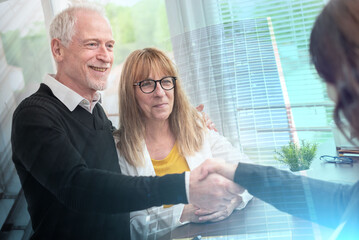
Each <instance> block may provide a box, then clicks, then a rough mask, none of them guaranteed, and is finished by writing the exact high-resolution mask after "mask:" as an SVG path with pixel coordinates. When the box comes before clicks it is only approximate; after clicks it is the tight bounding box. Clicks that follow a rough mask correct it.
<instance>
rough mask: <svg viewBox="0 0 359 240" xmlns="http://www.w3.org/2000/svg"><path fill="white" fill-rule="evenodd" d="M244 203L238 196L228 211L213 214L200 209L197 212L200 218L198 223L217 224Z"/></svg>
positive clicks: (228, 207) (232, 201)
mask: <svg viewBox="0 0 359 240" xmlns="http://www.w3.org/2000/svg"><path fill="white" fill-rule="evenodd" d="M241 203H242V197H241V196H240V195H238V196H236V197H235V198H233V199H232V200H231V203H230V204H229V205H228V206H227V209H225V210H222V211H216V212H211V211H208V210H203V209H198V210H196V211H195V215H196V216H197V217H198V222H207V221H209V222H217V221H221V220H223V219H226V218H227V217H229V216H230V215H231V214H232V212H233V210H234V209H235V208H237V207H238V206H239V205H240V204H241Z"/></svg>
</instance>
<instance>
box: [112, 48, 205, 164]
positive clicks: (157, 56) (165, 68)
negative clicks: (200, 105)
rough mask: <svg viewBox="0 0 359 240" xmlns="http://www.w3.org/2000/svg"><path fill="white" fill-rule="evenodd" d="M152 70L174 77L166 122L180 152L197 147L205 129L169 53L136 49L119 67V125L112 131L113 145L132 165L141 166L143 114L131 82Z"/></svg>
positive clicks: (153, 49)
mask: <svg viewBox="0 0 359 240" xmlns="http://www.w3.org/2000/svg"><path fill="white" fill-rule="evenodd" d="M153 71H155V72H160V73H163V74H165V75H167V76H175V77H177V81H176V87H175V88H174V105H173V110H172V113H171V114H170V116H169V122H170V128H171V130H172V132H173V134H174V136H175V137H176V141H177V144H178V147H179V151H180V154H182V155H183V156H190V155H193V154H194V153H195V152H196V151H199V150H200V148H201V147H202V144H203V138H204V131H205V130H206V128H205V127H204V121H203V119H202V117H201V116H200V114H199V113H198V112H197V110H196V109H195V108H194V107H193V106H192V105H191V103H190V102H189V100H188V98H187V96H186V94H185V93H184V91H183V89H182V87H181V81H180V79H179V78H178V74H177V70H176V68H175V66H174V64H173V62H172V61H171V60H170V59H169V57H167V56H166V54H165V53H164V52H162V51H160V50H158V49H155V48H145V49H142V50H136V51H134V52H132V53H131V54H130V55H129V56H128V57H127V59H126V61H125V63H124V65H123V68H122V73H121V78H120V85H119V90H118V94H119V114H120V118H119V129H118V130H117V131H115V132H114V136H115V137H116V138H117V140H118V143H117V148H118V149H119V151H120V153H121V155H122V156H123V157H124V158H125V159H126V161H127V162H128V163H129V164H131V165H133V166H141V165H143V163H144V155H143V152H142V151H143V145H144V136H145V134H144V133H145V125H144V121H143V116H142V113H141V109H140V107H139V105H138V103H137V101H136V98H135V89H134V86H133V83H134V82H139V81H142V80H144V79H146V78H148V77H149V75H150V74H151V72H153ZM157 87H158V86H157Z"/></svg>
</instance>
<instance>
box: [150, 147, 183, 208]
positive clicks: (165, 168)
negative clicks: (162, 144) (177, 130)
mask: <svg viewBox="0 0 359 240" xmlns="http://www.w3.org/2000/svg"><path fill="white" fill-rule="evenodd" d="M151 160H152V165H153V168H154V169H155V173H156V175H157V176H163V175H166V174H171V173H183V172H185V171H189V170H190V169H189V167H188V164H187V161H186V159H185V158H184V157H183V156H182V155H181V154H180V153H179V151H178V147H177V143H175V145H174V146H173V148H172V150H171V152H170V153H169V154H168V155H167V157H165V158H164V159H162V160H155V159H152V158H151ZM171 206H172V205H164V206H163V207H165V208H166V207H171Z"/></svg>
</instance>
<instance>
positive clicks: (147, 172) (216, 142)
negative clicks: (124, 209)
mask: <svg viewBox="0 0 359 240" xmlns="http://www.w3.org/2000/svg"><path fill="white" fill-rule="evenodd" d="M115 140H116V139H115ZM117 141H118V140H116V142H117ZM117 153H118V156H119V163H120V168H121V172H122V173H123V174H125V175H130V176H155V175H156V174H155V170H154V168H153V165H152V162H151V157H150V154H149V153H148V150H147V147H146V145H145V144H144V146H143V153H144V160H145V161H144V166H141V167H134V166H132V165H130V164H128V163H127V161H126V160H125V159H124V157H123V156H121V154H120V153H119V151H118V149H117ZM185 158H186V161H187V163H188V166H189V168H190V170H193V169H195V168H196V167H197V166H199V165H200V164H201V163H202V162H204V161H205V160H206V159H208V158H221V159H224V160H225V161H226V162H232V163H233V162H239V161H240V162H250V161H249V159H248V157H247V156H246V155H245V154H243V153H241V151H240V150H239V149H238V148H235V147H233V146H232V144H231V143H230V142H229V141H228V140H227V139H226V138H225V137H223V136H221V135H219V134H218V133H217V132H215V131H213V130H210V131H207V132H206V134H205V138H204V142H203V145H202V148H201V149H200V151H198V152H197V153H195V154H194V155H193V156H186V157H185ZM241 196H242V198H243V202H242V204H241V205H240V206H239V207H238V208H237V209H238V210H239V209H242V208H244V207H245V206H246V205H247V203H248V201H249V200H251V199H252V195H250V194H249V193H248V192H247V191H245V192H244V193H242V194H241ZM183 207H184V204H177V205H174V206H172V207H170V208H163V207H152V208H148V209H145V210H141V211H135V212H131V213H130V218H131V220H130V221H131V239H147V238H148V237H150V236H152V237H153V236H154V237H155V238H156V237H159V236H161V235H163V234H165V233H167V232H168V231H169V230H171V229H173V228H175V227H178V226H181V225H183V224H185V223H181V222H180V217H181V214H182V211H183Z"/></svg>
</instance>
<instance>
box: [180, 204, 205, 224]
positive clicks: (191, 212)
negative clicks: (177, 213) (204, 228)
mask: <svg viewBox="0 0 359 240" xmlns="http://www.w3.org/2000/svg"><path fill="white" fill-rule="evenodd" d="M197 210H199V208H198V207H195V206H193V205H192V204H186V205H185V206H184V208H183V211H182V215H181V219H180V221H181V222H182V223H183V222H193V223H201V222H205V221H199V219H198V218H199V216H197V215H196V214H195V212H196V211H197Z"/></svg>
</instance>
